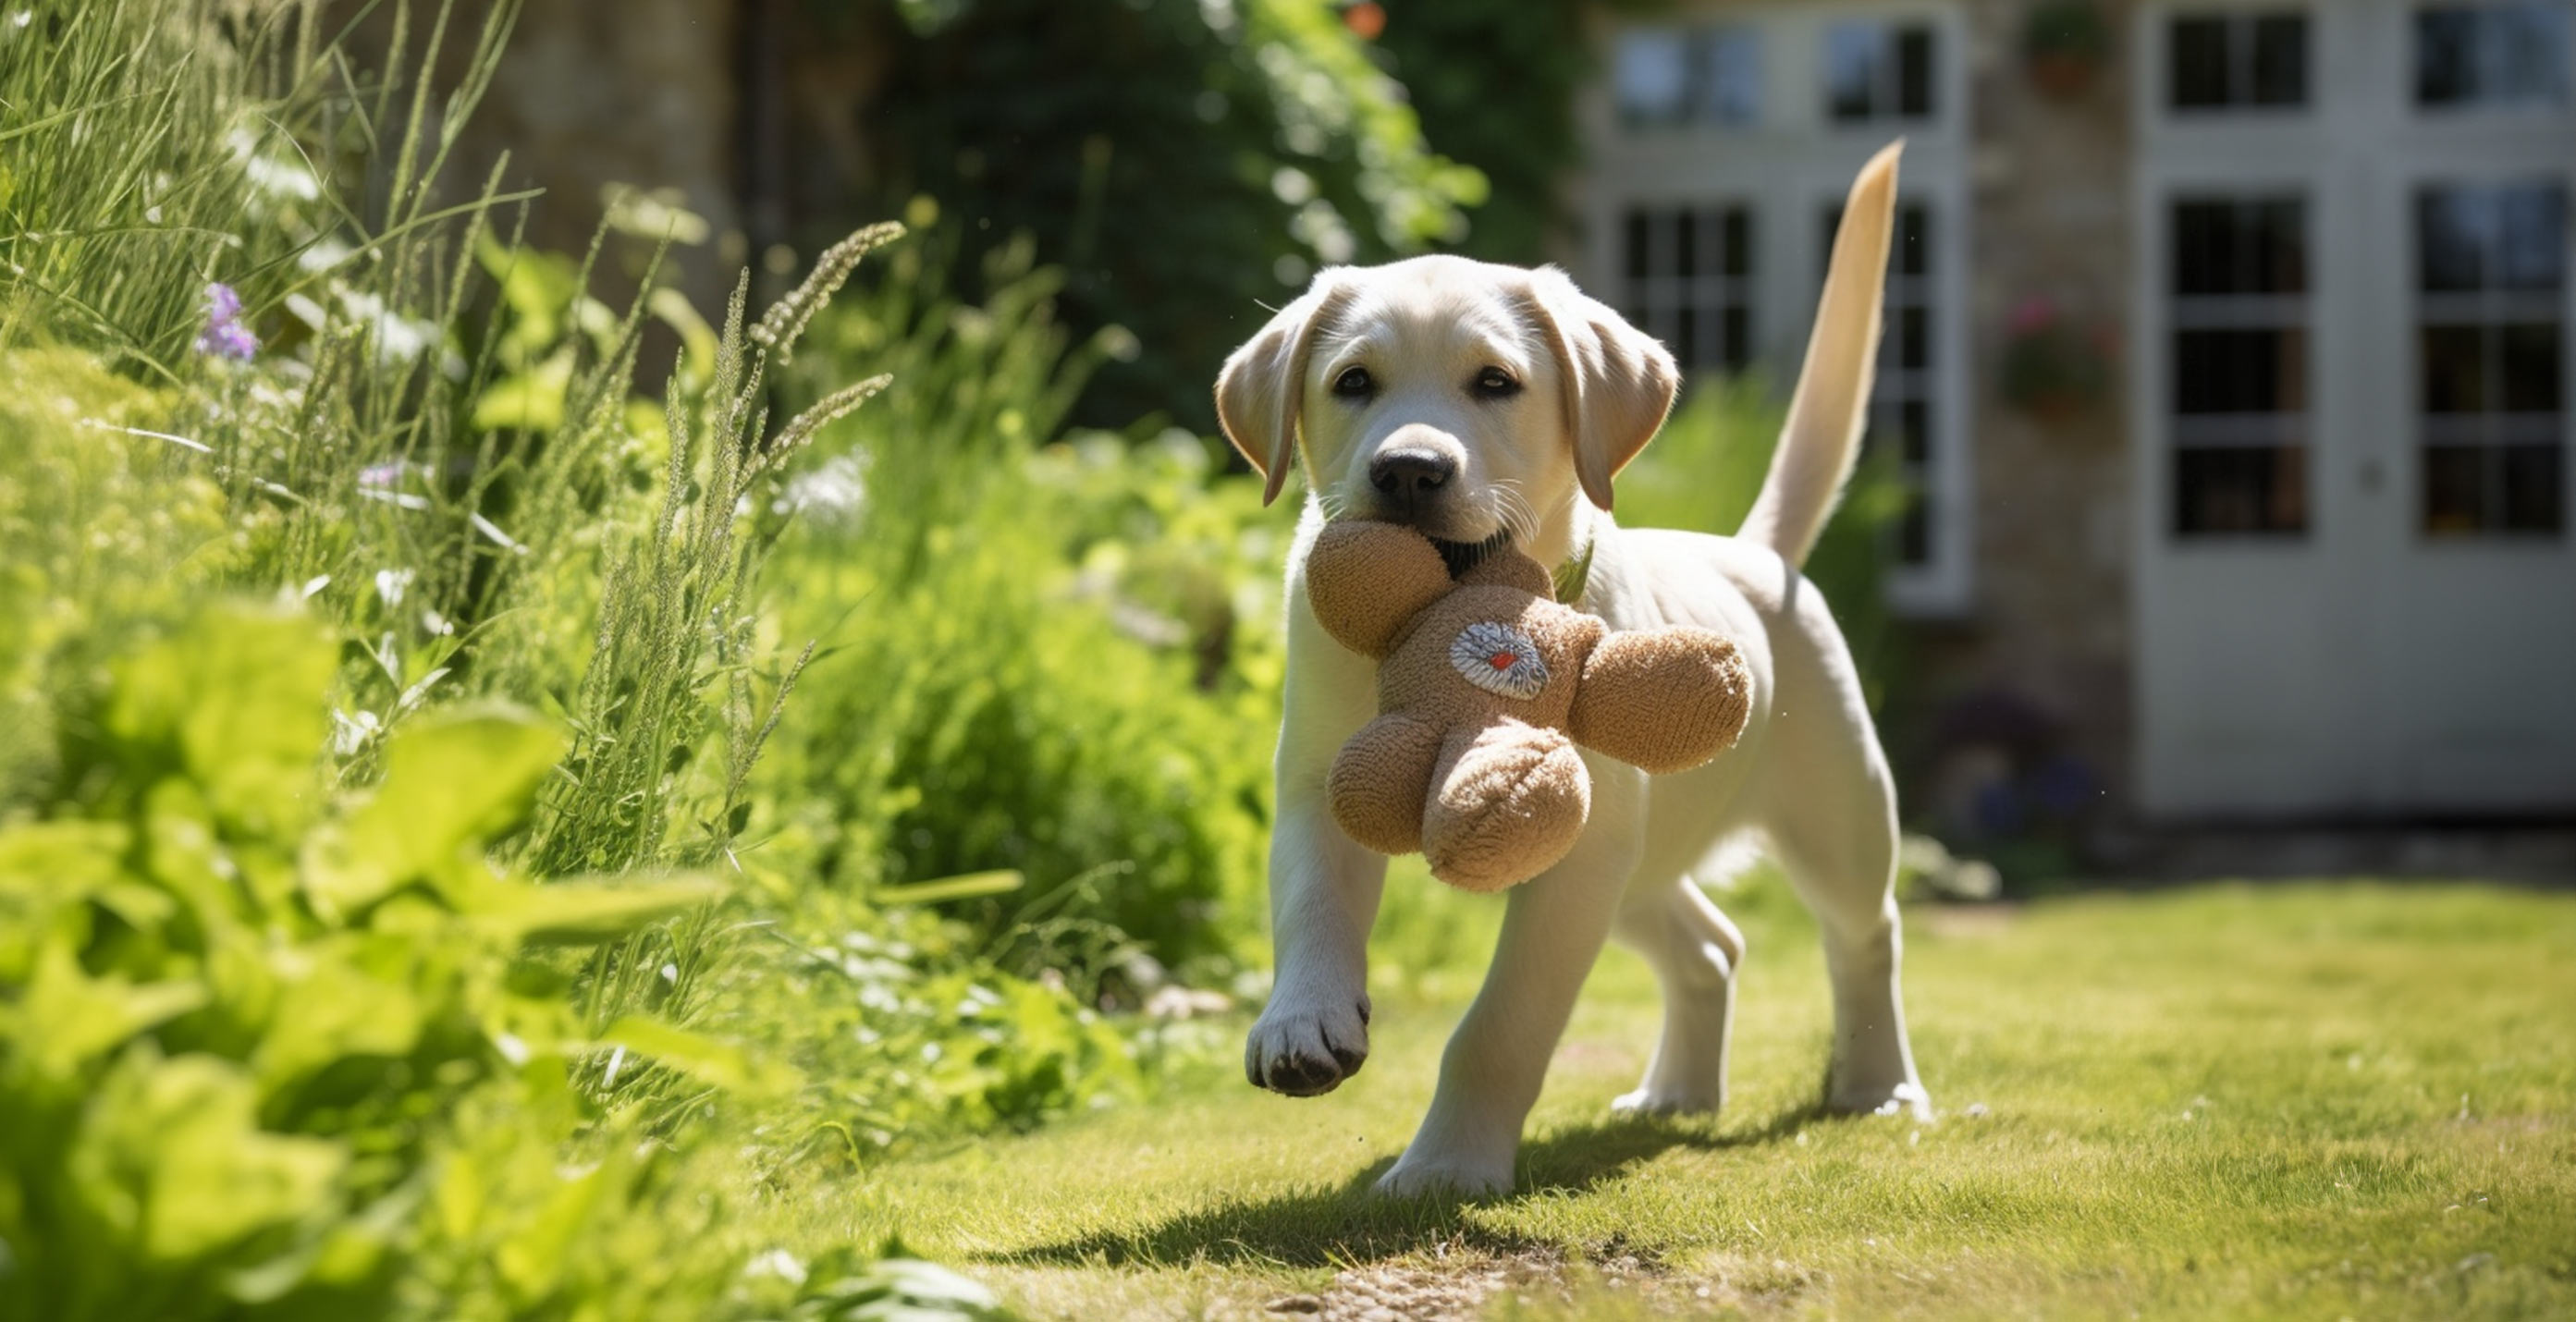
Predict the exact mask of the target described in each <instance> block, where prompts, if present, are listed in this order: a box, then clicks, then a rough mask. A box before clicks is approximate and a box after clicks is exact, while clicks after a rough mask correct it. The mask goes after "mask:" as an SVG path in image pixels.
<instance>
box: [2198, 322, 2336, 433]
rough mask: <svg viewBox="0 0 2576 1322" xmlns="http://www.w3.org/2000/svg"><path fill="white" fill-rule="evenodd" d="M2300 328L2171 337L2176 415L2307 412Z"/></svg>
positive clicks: (2303, 335) (2304, 354) (2204, 332)
mask: <svg viewBox="0 0 2576 1322" xmlns="http://www.w3.org/2000/svg"><path fill="white" fill-rule="evenodd" d="M2307 341H2308V337H2307V333H2306V332H2305V331H2304V330H2300V329H2297V328H2291V327H2283V328H2267V329H2262V330H2186V331H2181V332H2178V333H2176V334H2175V336H2174V411H2175V412H2177V413H2297V412H2300V411H2302V410H2304V409H2306V408H2307V404H2308V400H2307V394H2308V391H2307V376H2308V371H2307V366H2308V365H2307V348H2308V343H2307Z"/></svg>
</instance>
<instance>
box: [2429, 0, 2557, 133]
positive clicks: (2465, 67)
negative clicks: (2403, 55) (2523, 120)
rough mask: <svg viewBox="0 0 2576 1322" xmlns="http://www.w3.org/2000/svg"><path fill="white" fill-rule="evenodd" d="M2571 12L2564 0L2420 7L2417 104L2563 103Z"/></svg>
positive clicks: (2486, 1)
mask: <svg viewBox="0 0 2576 1322" xmlns="http://www.w3.org/2000/svg"><path fill="white" fill-rule="evenodd" d="M2569 11H2570V6H2569V5H2568V4H2567V3H2566V0H2484V2H2483V3H2475V4H2431V5H2423V6H2420V7H2418V8H2417V9H2416V10H2415V13H2414V24H2413V27H2414V32H2413V37H2414V83H2415V104H2416V105H2417V106H2419V107H2423V108H2426V109H2493V108H2504V107H2514V106H2561V105H2565V104H2566V103H2567V97H2568V80H2569V74H2568V58H2569V52H2568V47H2569V36H2568V29H2569V28H2570V26H2571V21H2570V12H2569Z"/></svg>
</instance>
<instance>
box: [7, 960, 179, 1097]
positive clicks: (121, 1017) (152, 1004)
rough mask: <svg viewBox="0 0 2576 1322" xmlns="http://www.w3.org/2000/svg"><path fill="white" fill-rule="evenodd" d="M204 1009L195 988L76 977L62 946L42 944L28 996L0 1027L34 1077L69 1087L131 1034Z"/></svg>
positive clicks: (77, 969) (73, 962)
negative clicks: (75, 1076)
mask: <svg viewBox="0 0 2576 1322" xmlns="http://www.w3.org/2000/svg"><path fill="white" fill-rule="evenodd" d="M205 1003H206V989H205V988H204V987H202V986H200V985H198V984H197V983H194V982H180V981H170V982H145V983H137V982H132V981H129V980H127V979H125V978H122V977H118V976H115V975H110V976H108V977H104V978H93V977H91V976H89V975H88V974H87V973H84V972H82V971H81V967H80V963H79V961H77V960H75V959H74V958H73V957H72V952H71V949H70V948H69V946H68V945H67V944H64V943H60V942H55V943H49V944H47V945H46V946H45V947H44V949H43V950H42V951H40V952H39V953H38V955H37V957H36V969H35V977H34V978H33V979H32V980H30V981H29V983H28V985H27V994H26V996H25V998H24V999H23V1000H21V1001H20V1002H19V1003H18V1004H17V1005H15V1006H14V1007H10V1010H9V1013H8V1017H7V1019H5V1020H0V1022H5V1023H8V1024H9V1034H8V1035H9V1036H10V1037H12V1038H15V1039H16V1040H17V1042H18V1044H19V1049H20V1050H22V1051H24V1052H25V1053H26V1059H27V1062H28V1064H29V1065H31V1066H32V1067H33V1068H34V1070H35V1071H36V1074H37V1077H39V1078H44V1079H50V1080H54V1081H57V1082H68V1081H69V1080H70V1079H71V1077H72V1075H73V1074H74V1073H75V1072H76V1071H78V1070H79V1069H80V1068H81V1067H82V1066H83V1065H85V1064H87V1063H88V1062H89V1061H91V1060H94V1059H96V1058H97V1057H99V1056H101V1055H104V1054H106V1053H107V1052H109V1051H113V1050H114V1049H116V1047H117V1046H119V1045H120V1044H122V1043H124V1042H125V1041H126V1040H127V1039H129V1038H131V1037H133V1036H134V1035H135V1034H137V1033H140V1032H142V1031H143V1030H145V1029H147V1028H151V1027H152V1026H154V1025H156V1024H160V1023H163V1022H166V1021H168V1020H170V1019H174V1018H176V1017H178V1016H180V1015H183V1014H186V1013H188V1012H189V1011H191V1010H194V1009H196V1008H197V1007H199V1006H201V1005H204V1004H205Z"/></svg>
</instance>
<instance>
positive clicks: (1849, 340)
mask: <svg viewBox="0 0 2576 1322" xmlns="http://www.w3.org/2000/svg"><path fill="white" fill-rule="evenodd" d="M1904 150H1905V144H1904V142H1902V141H1898V142H1892V143H1889V144H1888V145H1887V147H1886V148H1885V149H1884V150H1882V151H1880V152H1879V153H1878V154H1877V155H1876V156H1873V157H1870V158H1869V164H1867V165H1864V166H1862V167H1861V171H1860V177H1859V178H1857V179H1855V180H1853V181H1852V187H1851V196H1850V197H1849V198H1848V199H1846V200H1845V201H1844V203H1843V221H1842V225H1841V226H1840V227H1839V228H1838V230H1837V232H1836V233H1835V235H1834V256H1833V263H1832V265H1831V266H1830V267H1829V268H1828V269H1827V270H1826V272H1825V293H1824V297H1823V298H1822V299H1821V300H1819V301H1818V303H1817V305H1816V329H1815V333H1814V334H1812V335H1810V336H1808V338H1807V362H1806V365H1805V366H1804V367H1802V368H1801V369H1799V372H1798V391H1797V393H1796V394H1795V395H1793V396H1791V397H1790V400H1789V420H1788V422H1787V423H1786V424H1784V425H1783V426H1782V427H1781V429H1780V445H1779V448H1777V449H1775V450H1773V451H1772V452H1771V472H1770V474H1769V475H1768V476H1766V477H1764V478H1763V479H1762V494H1760V495H1758V496H1756V497H1754V499H1753V512H1752V513H1750V514H1747V515H1745V516H1744V527H1743V528H1742V529H1740V530H1738V532H1737V533H1736V535H1737V536H1739V537H1742V538H1746V539H1748V540H1751V541H1756V542H1760V543H1762V544H1763V545H1765V546H1768V547H1770V548H1771V549H1773V550H1775V551H1778V552H1779V553H1780V555H1781V557H1782V558H1783V559H1785V560H1787V561H1788V562H1789V563H1790V564H1792V565H1799V564H1804V563H1806V560H1807V552H1809V551H1811V550H1814V549H1815V545H1816V534H1817V533H1818V532H1820V531H1822V530H1823V529H1824V526H1825V520H1826V518H1827V517H1829V516H1830V515H1832V514H1833V512H1834V503H1835V502H1836V501H1838V500H1840V499H1841V498H1842V494H1843V483H1844V482H1845V481H1847V480H1849V479H1850V477H1851V471H1852V463H1853V461H1854V460H1855V459H1856V458H1857V457H1858V456H1859V454H1860V434H1861V428H1862V426H1863V424H1864V423H1866V422H1867V420H1868V418H1869V391H1870V386H1871V384H1872V383H1873V382H1874V381H1875V380H1876V379H1877V376H1878V371H1877V363H1878V330H1879V303H1880V300H1881V296H1882V293H1883V291H1884V290H1885V288H1886V283H1887V249H1888V243H1889V240H1890V238H1891V237H1892V236H1893V234H1894V233H1895V229H1896V158H1897V156H1898V155H1899V154H1900V153H1902V152H1903V151H1904Z"/></svg>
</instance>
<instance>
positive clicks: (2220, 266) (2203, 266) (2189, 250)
mask: <svg viewBox="0 0 2576 1322" xmlns="http://www.w3.org/2000/svg"><path fill="white" fill-rule="evenodd" d="M2235 219H2236V217H2235V208H2234V206H2232V205H2231V204H2229V203H2226V202H2184V203H2181V204H2179V205H2177V206H2176V207H2175V208H2174V225H2173V237H2174V264H2173V289H2174V292H2175V293H2177V294H2225V293H2231V292H2234V290H2235V288H2236V250H2235V238H2236V225H2235Z"/></svg>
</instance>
